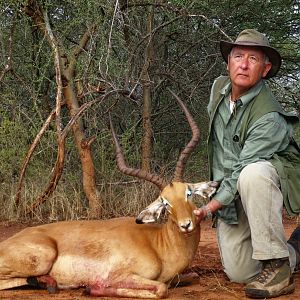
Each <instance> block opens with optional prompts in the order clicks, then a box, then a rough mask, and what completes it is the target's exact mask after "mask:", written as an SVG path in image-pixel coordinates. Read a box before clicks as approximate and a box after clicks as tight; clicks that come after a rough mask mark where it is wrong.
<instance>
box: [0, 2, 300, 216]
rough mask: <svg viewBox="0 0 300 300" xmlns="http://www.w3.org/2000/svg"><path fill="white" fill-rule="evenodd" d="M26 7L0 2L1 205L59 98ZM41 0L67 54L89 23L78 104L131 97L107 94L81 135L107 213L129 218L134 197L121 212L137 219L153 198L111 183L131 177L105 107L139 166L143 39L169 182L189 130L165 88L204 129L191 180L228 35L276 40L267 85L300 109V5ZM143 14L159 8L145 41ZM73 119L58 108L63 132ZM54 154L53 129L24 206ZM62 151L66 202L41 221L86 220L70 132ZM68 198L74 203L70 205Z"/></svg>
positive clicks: (197, 170) (191, 169) (192, 164)
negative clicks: (274, 65)
mask: <svg viewBox="0 0 300 300" xmlns="http://www.w3.org/2000/svg"><path fill="white" fill-rule="evenodd" d="M28 2H34V1H33V0H27V1H25V0H6V1H4V0H0V58H1V59H0V76H1V74H4V72H2V70H3V71H5V70H6V66H7V65H8V64H9V63H11V68H10V69H7V72H5V74H4V76H3V78H2V80H0V92H1V93H0V111H1V112H0V114H1V123H0V127H1V131H0V138H1V140H0V143H1V150H0V165H1V170H0V172H1V180H2V181H3V182H4V184H5V188H3V189H2V191H1V192H0V194H1V193H2V196H1V198H0V199H2V201H3V203H5V204H7V201H10V202H11V203H13V201H14V189H15V185H12V186H11V187H10V186H9V185H10V183H11V179H12V178H15V180H17V179H18V172H19V169H20V167H21V164H22V161H23V158H24V157H25V155H26V152H27V150H28V147H29V145H30V144H31V143H32V141H33V139H34V137H35V135H36V134H37V133H38V132H39V130H40V128H41V126H42V124H43V123H44V121H45V120H46V118H47V117H48V115H49V114H50V112H51V111H52V109H53V108H54V107H55V101H56V90H57V89H56V82H55V69H54V56H53V53H52V49H51V47H50V46H49V43H48V41H47V39H46V38H45V36H44V35H43V34H42V33H41V32H40V31H38V30H37V28H36V27H35V25H34V24H33V23H32V20H31V19H30V18H29V17H27V16H26V14H25V13H24V10H23V8H24V5H25V4H27V3H28ZM37 2H39V3H40V4H41V5H42V7H43V9H44V11H45V12H46V13H47V15H48V17H49V19H50V23H51V26H52V30H53V32H54V34H55V36H56V37H57V38H58V39H59V40H60V41H61V43H62V45H61V46H62V47H63V49H64V51H66V53H71V52H72V50H73V49H74V47H75V46H77V45H78V43H79V41H80V38H81V37H82V35H83V34H84V32H85V31H86V30H87V28H89V27H90V26H91V25H92V24H94V25H95V27H96V30H95V32H94V33H93V35H92V38H91V40H90V42H89V44H88V45H87V47H86V48H85V49H84V54H83V55H81V56H80V57H79V58H78V62H77V65H76V79H75V82H74V86H75V87H76V90H75V91H76V93H77V95H78V99H79V101H80V104H81V105H82V104H84V103H87V102H89V101H91V100H93V99H96V98H97V97H99V96H101V95H103V94H104V93H105V92H107V91H109V90H112V89H125V90H128V92H129V93H130V96H131V97H123V96H117V97H111V98H109V99H107V100H106V101H104V102H101V103H100V104H96V105H93V106H92V107H91V108H90V109H89V110H87V111H86V112H85V113H84V115H83V123H84V131H85V134H86V137H91V136H96V141H95V143H94V144H93V146H92V149H93V155H94V159H95V168H96V175H97V185H98V186H99V188H100V190H101V193H102V194H103V195H104V199H105V201H104V204H103V206H104V208H105V209H104V210H105V215H106V216H111V215H118V214H121V213H122V212H124V211H125V208H124V203H125V204H127V203H126V202H124V203H122V201H121V199H122V197H124V190H126V191H127V192H126V201H129V200H128V199H130V198H133V199H137V200H135V201H134V204H133V206H134V207H133V208H132V209H129V210H128V211H127V210H126V212H125V213H127V214H133V213H135V212H136V210H137V204H136V203H137V202H138V199H139V198H141V197H145V198H146V199H144V200H143V201H142V202H144V201H146V202H147V201H148V199H150V198H151V196H152V193H150V194H149V196H148V197H147V196H146V195H145V193H144V192H142V189H141V186H140V184H141V183H139V182H138V183H137V181H136V180H134V183H133V184H132V185H131V186H130V187H128V186H127V185H126V187H124V186H123V185H122V184H118V183H119V182H122V183H123V182H124V181H131V180H132V179H130V178H128V177H125V176H124V175H121V174H120V173H119V171H117V169H116V166H115V160H114V147H113V146H112V142H111V137H110V133H109V131H108V111H111V115H112V118H113V122H114V124H115V126H116V131H117V133H118V135H119V137H121V142H122V146H123V148H124V152H125V155H126V159H127V160H128V162H129V163H130V165H132V166H136V167H138V166H139V163H140V153H141V151H140V147H141V137H142V126H141V125H142V120H141V115H142V104H143V90H142V86H143V84H144V82H142V81H141V74H142V70H144V69H145V68H147V65H145V55H146V54H145V53H146V50H147V47H148V43H149V38H151V39H152V41H153V45H154V56H153V61H152V62H151V66H150V67H149V68H148V73H149V77H150V80H149V82H148V84H150V85H151V90H152V106H153V107H152V124H153V142H154V149H153V157H152V168H153V170H154V171H156V172H158V173H161V174H163V175H164V176H167V177H168V178H170V177H171V176H172V172H173V170H174V167H175V161H176V159H177V157H178V154H179V153H180V150H181V149H182V148H183V147H184V145H185V144H186V143H187V142H188V140H189V138H190V129H189V127H188V125H187V123H186V120H185V118H184V116H183V113H182V112H181V110H180V108H179V106H178V105H177V104H176V102H175V100H174V99H173V98H172V97H171V95H170V93H169V92H168V91H167V88H171V89H172V90H174V91H175V92H176V93H177V94H178V95H179V96H180V97H181V98H182V99H183V100H184V101H185V103H186V104H187V106H188V107H189V109H190V111H191V113H192V115H193V116H194V117H195V119H196V121H197V123H198V124H199V127H200V129H201V139H202V140H201V143H200V145H199V146H198V148H197V151H196V152H195V153H194V154H193V155H192V157H191V159H190V160H189V163H188V166H187V171H186V178H187V179H188V180H190V181H197V180H198V179H199V178H201V179H203V178H205V177H207V168H206V145H205V140H206V135H207V123H208V119H207V114H206V105H207V102H208V97H209V91H210V87H211V85H212V82H213V80H214V79H215V78H216V77H217V76H219V75H220V74H225V73H226V69H225V64H224V62H223V61H222V59H221V57H220V54H219V40H220V39H226V40H228V39H230V38H231V39H234V38H235V37H236V35H237V34H238V32H240V31H241V30H242V29H245V28H249V27H251V28H256V29H258V30H260V31H262V32H265V33H267V35H268V37H269V38H270V40H271V44H272V45H273V46H274V47H277V48H278V49H279V51H280V52H281V54H282V57H283V65H282V69H281V71H280V74H279V76H278V78H277V79H274V80H272V81H271V85H272V89H273V90H274V92H275V94H276V95H277V96H278V97H279V99H280V101H282V102H283V103H285V105H286V107H288V108H289V109H292V110H295V111H297V112H298V113H299V112H300V99H299V95H300V93H299V87H300V86H299V85H300V84H299V82H300V80H299V76H300V74H299V64H300V55H299V50H298V49H299V46H300V38H299V32H300V30H299V29H300V28H299V26H300V25H299V24H300V22H299V0H296V1H287V0H284V1H278V0H268V1H258V0H252V1H248V2H247V5H245V1H242V0H234V1H228V0H220V1H218V5H217V4H216V3H215V1H211V0H203V1H192V2H191V1H183V0H172V1H154V0H153V1H134V0H132V1H125V0H120V1H111V0H101V1H99V0H97V1H96V0H89V1H80V0H66V1H57V0H54V1H52V0H43V1H42V0H40V1H37ZM149 7H154V28H153V30H152V32H151V35H149V34H148V32H147V18H148V17H149V10H148V8H149ZM0 78H1V77H0ZM69 120H70V116H69V114H68V111H67V109H65V108H63V110H62V123H63V125H66V124H67V123H68V122H69ZM56 151H57V149H56V132H55V124H51V126H50V128H49V129H48V131H47V133H46V135H45V136H44V137H43V139H42V141H41V143H40V145H39V147H38V149H37V151H36V152H35V154H34V158H33V159H32V160H31V163H30V168H29V170H28V173H27V177H26V184H25V188H24V189H23V201H24V203H31V202H32V201H34V199H35V197H37V195H38V194H39V193H40V192H41V191H42V190H43V187H44V186H45V184H46V182H47V180H48V178H49V173H50V171H51V169H52V167H53V164H54V161H55V156H56ZM66 153H67V159H66V164H65V169H64V173H63V178H62V179H61V182H60V184H59V187H58V191H60V195H64V197H63V198H65V199H64V201H63V200H62V199H61V197H60V196H59V193H57V192H56V193H55V194H54V195H53V197H52V198H51V199H50V202H49V206H48V207H47V206H43V207H42V208H41V211H40V213H39V217H40V218H44V217H45V215H47V214H50V215H51V218H56V217H58V218H79V217H84V216H85V215H86V214H87V210H88V208H87V205H86V200H85V197H84V194H83V192H82V188H81V168H80V163H79V157H78V153H77V151H76V150H75V147H74V141H73V138H72V135H71V133H70V134H69V135H68V138H67V151H66ZM34 183H38V184H35V185H34ZM33 186H34V187H35V188H34V191H33V190H32V187H33ZM62 191H67V192H62ZM147 191H148V189H147ZM127 193H128V195H127ZM153 194H155V192H153ZM57 199H59V200H57ZM74 199H77V200H76V201H75V200H74ZM116 199H119V200H118V201H117V200H116ZM0 201H1V200H0ZM4 201H5V202H4ZM114 201H115V202H114ZM71 202H72V203H73V204H72V205H69V204H70V203H71ZM74 203H75V204H74ZM114 203H115V204H114ZM122 204H123V205H122ZM8 206H9V207H13V205H8ZM125 206H126V205H125ZM68 207H77V209H75V211H77V212H76V213H75V214H73V215H72V213H71V209H69V208H68ZM20 211H21V210H19V212H20ZM13 214H14V216H16V214H15V213H13ZM55 215H56V216H55ZM2 217H4V216H2ZM0 218H1V216H0Z"/></svg>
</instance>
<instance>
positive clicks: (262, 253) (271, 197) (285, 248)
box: [217, 161, 296, 283]
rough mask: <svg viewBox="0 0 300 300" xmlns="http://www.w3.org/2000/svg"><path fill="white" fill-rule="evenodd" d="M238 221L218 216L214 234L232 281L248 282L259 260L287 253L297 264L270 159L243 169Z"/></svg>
mask: <svg viewBox="0 0 300 300" xmlns="http://www.w3.org/2000/svg"><path fill="white" fill-rule="evenodd" d="M237 185H238V186H237V188H238V192H239V194H240V200H238V201H237V210H238V221H239V223H238V225H229V224H226V223H224V222H223V221H222V220H220V219H219V220H218V225H217V237H218V244H219V249H220V254H221V259H222V263H223V267H224V271H225V273H226V274H227V276H228V277H229V278H230V279H231V280H232V281H235V282H243V283H247V282H249V281H250V280H251V279H252V278H253V277H254V276H255V275H257V274H258V273H259V272H260V271H261V262H260V260H266V259H275V258H283V257H289V258H290V264H291V269H292V271H293V270H294V268H295V265H296V254H295V250H294V249H293V247H291V246H290V245H289V244H287V243H286V237H285V232H284V228H283V224H282V209H283V198H282V194H281V191H280V184H279V177H278V174H277V172H276V169H275V168H274V166H273V165H272V164H271V163H270V162H266V161H261V162H257V163H253V164H250V165H248V166H247V167H245V168H244V169H243V171H242V172H241V174H240V176H239V180H238V184H237Z"/></svg>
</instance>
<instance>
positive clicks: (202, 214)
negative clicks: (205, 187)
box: [194, 199, 222, 223]
mask: <svg viewBox="0 0 300 300" xmlns="http://www.w3.org/2000/svg"><path fill="white" fill-rule="evenodd" d="M221 207H222V205H221V203H220V202H219V201H218V200H217V199H212V200H211V201H210V202H209V203H207V204H206V205H205V206H202V207H200V208H197V209H195V210H194V214H195V216H196V217H197V222H198V223H200V222H201V221H203V220H204V219H205V218H207V217H211V215H212V214H213V213H215V212H216V211H217V210H218V209H220V208H221Z"/></svg>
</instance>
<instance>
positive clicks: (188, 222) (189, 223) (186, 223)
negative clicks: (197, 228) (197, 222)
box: [180, 220, 192, 231]
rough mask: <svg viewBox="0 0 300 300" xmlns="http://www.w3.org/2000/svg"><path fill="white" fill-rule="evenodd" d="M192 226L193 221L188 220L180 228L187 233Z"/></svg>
mask: <svg viewBox="0 0 300 300" xmlns="http://www.w3.org/2000/svg"><path fill="white" fill-rule="evenodd" d="M191 225H192V221H191V220H187V221H186V222H184V223H182V224H181V225H180V227H181V228H182V229H183V230H184V231H187V230H189V229H190V227H191Z"/></svg>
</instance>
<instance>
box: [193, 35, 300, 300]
mask: <svg viewBox="0 0 300 300" xmlns="http://www.w3.org/2000/svg"><path fill="white" fill-rule="evenodd" d="M220 49H221V53H222V56H223V58H224V60H225V61H226V63H227V70H228V73H229V77H227V76H221V77H219V78H218V79H217V80H216V81H215V82H214V84H213V87H212V92H211V96H210V102H209V105H208V113H209V116H210V128H209V138H208V153H209V166H210V174H211V179H212V180H215V181H218V182H220V186H219V188H218V190H217V192H216V194H215V195H214V196H213V199H211V200H210V202H209V203H208V204H207V205H205V206H204V207H202V208H199V209H197V210H195V212H194V213H195V214H196V215H197V216H198V218H199V220H200V221H201V220H202V219H204V218H206V217H207V216H209V215H210V214H211V213H213V214H214V215H215V216H216V218H217V221H216V223H217V237H218V244H219V249H220V255H221V259H222V263H223V267H224V271H225V272H226V274H227V275H228V277H229V278H230V279H231V280H232V281H235V282H241V283H246V287H245V292H246V295H247V296H248V297H251V298H272V297H276V296H280V295H283V294H288V293H291V292H293V291H294V289H295V285H294V282H293V277H292V273H293V272H294V271H297V270H299V269H300V253H299V250H300V227H299V226H298V227H297V229H296V230H295V231H294V232H293V234H292V236H291V237H290V239H289V240H288V241H286V238H285V232H284V228H283V224H282V210H283V206H285V208H286V210H287V211H288V213H289V214H291V215H298V214H299V213H300V182H299V178H300V149H299V147H298V145H297V144H296V142H295V141H294V139H293V137H292V125H293V124H294V123H296V122H297V121H298V118H297V117H296V116H295V115H293V114H289V113H286V112H285V111H283V109H282V108H281V106H280V104H279V103H278V102H277V101H276V100H275V98H274V96H273V95H272V93H271V91H270V89H269V88H268V86H267V85H266V83H265V79H268V78H271V77H273V76H275V75H276V73H277V72H278V70H279V68H280V66H281V56H280V54H279V53H278V51H277V50H276V49H274V48H272V47H270V45H269V41H268V39H267V38H266V37H265V35H263V34H261V33H259V32H258V31H256V30H253V29H246V30H244V31H242V32H241V33H240V34H239V35H238V37H237V39H236V41H235V42H234V43H230V42H226V41H221V43H220Z"/></svg>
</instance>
